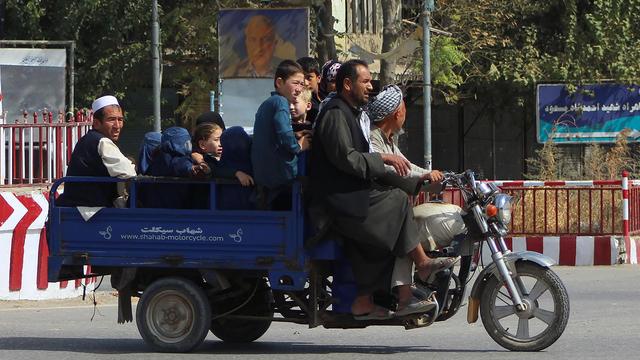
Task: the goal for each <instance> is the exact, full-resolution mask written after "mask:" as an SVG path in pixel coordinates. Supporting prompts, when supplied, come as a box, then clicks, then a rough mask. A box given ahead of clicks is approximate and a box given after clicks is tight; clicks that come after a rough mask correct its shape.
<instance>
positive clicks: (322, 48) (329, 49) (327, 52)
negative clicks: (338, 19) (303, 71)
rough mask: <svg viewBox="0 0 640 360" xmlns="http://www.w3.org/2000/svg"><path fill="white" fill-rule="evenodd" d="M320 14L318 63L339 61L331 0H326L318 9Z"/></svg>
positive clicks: (317, 47)
mask: <svg viewBox="0 0 640 360" xmlns="http://www.w3.org/2000/svg"><path fill="white" fill-rule="evenodd" d="M316 13H317V14H318V42H317V46H316V50H317V52H318V62H320V64H322V63H324V62H325V61H327V60H329V59H337V56H338V55H337V51H336V42H335V39H334V35H333V22H334V21H333V11H332V8H331V0H324V2H323V4H322V5H321V6H319V7H317V8H316Z"/></svg>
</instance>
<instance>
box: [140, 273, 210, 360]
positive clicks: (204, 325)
mask: <svg viewBox="0 0 640 360" xmlns="http://www.w3.org/2000/svg"><path fill="white" fill-rule="evenodd" d="M166 296H170V297H169V298H167V299H166V300H168V301H180V302H181V304H182V305H183V306H182V310H183V311H185V313H186V314H187V316H189V318H190V321H189V322H190V323H191V324H189V325H188V327H189V329H187V331H188V333H186V334H181V335H180V336H176V337H175V341H173V340H172V341H166V340H167V339H170V338H171V337H172V334H166V339H162V338H161V337H159V336H158V333H159V331H161V330H158V329H157V326H155V325H154V324H155V321H153V319H152V321H149V319H150V318H152V317H153V313H150V312H153V311H154V309H155V312H161V311H162V310H161V309H159V306H160V305H162V304H166V301H165V302H164V303H162V302H161V303H156V302H157V301H162V300H163V298H162V297H166ZM174 308H175V307H174ZM158 310H160V311H158ZM157 320H158V321H159V320H160V319H157ZM210 323H211V306H210V305H209V300H208V299H207V296H206V294H205V293H204V291H203V290H202V288H200V287H199V286H198V285H196V284H195V283H194V282H192V281H191V280H188V279H185V278H181V277H167V278H162V279H159V280H156V281H155V282H153V283H152V284H151V285H150V286H149V287H148V288H147V289H146V290H145V291H144V293H143V294H142V297H141V298H140V302H139V303H138V306H137V308H136V324H137V326H138V331H139V332H140V335H142V338H143V339H144V341H145V342H146V343H147V344H148V345H149V346H150V347H151V348H152V349H153V350H154V351H158V352H171V353H185V352H190V351H192V350H194V349H195V348H197V347H198V346H200V344H202V342H203V341H204V338H205V337H206V336H207V334H208V333H209V324H210ZM181 338H182V339H181Z"/></svg>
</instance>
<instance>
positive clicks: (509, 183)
mask: <svg viewBox="0 0 640 360" xmlns="http://www.w3.org/2000/svg"><path fill="white" fill-rule="evenodd" d="M636 181H638V182H640V180H636ZM483 182H490V183H493V184H495V185H496V186H499V187H503V186H504V187H536V186H585V187H593V186H603V185H620V184H621V180H554V181H538V180H517V181H514V180H484V181H483ZM634 184H635V182H634Z"/></svg>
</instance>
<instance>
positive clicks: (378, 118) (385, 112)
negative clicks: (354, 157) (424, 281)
mask: <svg viewBox="0 0 640 360" xmlns="http://www.w3.org/2000/svg"><path fill="white" fill-rule="evenodd" d="M366 111H367V114H368V115H369V118H370V119H371V121H372V123H373V125H372V129H371V134H370V140H371V151H372V152H377V153H380V154H395V155H399V156H402V157H404V158H405V159H406V157H405V156H404V155H403V154H402V152H401V151H400V149H399V148H398V146H397V145H396V142H395V141H394V140H395V139H394V137H396V136H397V134H398V133H399V132H400V131H401V130H402V126H403V125H404V122H405V119H406V114H407V110H406V106H405V103H404V100H403V98H402V90H400V88H399V87H398V86H396V85H387V86H385V87H384V88H382V90H381V91H380V92H379V93H378V95H377V96H376V97H375V98H373V100H371V101H370V102H369V104H368V105H367V107H366ZM387 172H388V173H393V175H392V176H385V177H382V178H381V179H382V181H383V182H384V183H386V184H387V185H391V186H394V187H398V188H400V189H402V190H404V191H405V192H407V193H408V194H409V195H417V193H418V192H419V191H420V190H421V189H422V185H423V184H424V182H425V181H429V182H432V183H438V182H441V181H442V180H443V178H444V177H443V175H442V173H441V172H440V171H438V170H433V171H429V170H427V169H423V168H421V167H419V166H417V165H415V164H413V163H411V171H410V173H409V174H408V175H407V176H406V177H405V178H404V179H400V177H399V176H397V175H395V170H394V169H393V167H390V166H387ZM461 211H462V209H460V207H458V206H455V205H451V204H423V205H419V206H416V207H415V208H414V209H413V214H414V219H415V220H416V222H417V223H418V229H419V234H420V235H419V238H420V243H421V244H422V247H423V248H424V249H425V251H433V250H436V249H437V248H438V247H439V246H448V245H449V244H450V241H451V239H452V238H454V236H456V235H459V234H463V235H464V233H466V227H465V225H464V222H463V220H462V216H461V214H460V213H461ZM439 260H440V261H449V262H451V261H452V260H453V259H452V258H448V259H442V258H441V259H439ZM412 273H413V264H412V262H411V260H410V259H408V258H398V259H397V260H396V263H395V265H394V269H393V274H392V279H391V282H392V286H394V287H397V290H398V292H399V293H403V292H406V293H411V288H410V284H411V283H412ZM401 297H402V295H401Z"/></svg>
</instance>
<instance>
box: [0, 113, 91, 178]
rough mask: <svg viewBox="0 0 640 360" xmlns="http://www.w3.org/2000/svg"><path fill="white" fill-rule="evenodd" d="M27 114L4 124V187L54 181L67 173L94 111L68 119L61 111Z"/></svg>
mask: <svg viewBox="0 0 640 360" xmlns="http://www.w3.org/2000/svg"><path fill="white" fill-rule="evenodd" d="M32 119H33V122H30V121H29V120H30V119H29V118H28V116H27V114H26V113H25V114H24V116H23V118H22V119H21V120H16V121H15V122H14V123H0V186H2V185H11V186H16V185H29V184H37V183H50V182H52V181H53V180H54V179H56V178H60V177H62V176H64V175H65V173H66V168H67V163H68V162H69V159H70V158H71V153H72V151H73V148H74V146H75V144H76V143H77V142H78V140H79V139H80V138H81V137H82V136H83V135H84V134H86V132H87V131H89V129H90V128H91V121H92V117H91V114H86V113H84V112H80V111H79V112H78V113H76V114H74V115H73V116H69V117H68V118H67V119H65V117H64V114H62V113H59V114H58V116H57V117H56V119H55V121H54V117H53V113H51V112H42V113H33V117H32Z"/></svg>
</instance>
